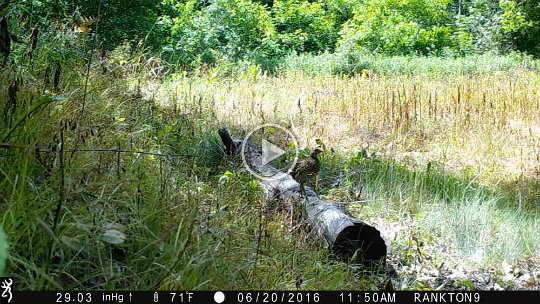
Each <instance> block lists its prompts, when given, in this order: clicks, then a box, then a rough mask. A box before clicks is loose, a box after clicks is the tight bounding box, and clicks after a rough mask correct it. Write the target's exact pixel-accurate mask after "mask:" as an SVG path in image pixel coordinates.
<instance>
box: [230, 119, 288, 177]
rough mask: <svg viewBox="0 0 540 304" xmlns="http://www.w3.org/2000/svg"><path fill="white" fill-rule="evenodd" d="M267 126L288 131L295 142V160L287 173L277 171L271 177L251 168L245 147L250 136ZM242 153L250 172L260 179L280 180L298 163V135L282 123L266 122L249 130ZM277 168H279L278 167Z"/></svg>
mask: <svg viewBox="0 0 540 304" xmlns="http://www.w3.org/2000/svg"><path fill="white" fill-rule="evenodd" d="M266 127H274V128H278V129H281V130H283V131H285V133H287V135H289V137H290V138H292V141H293V143H294V161H293V163H292V166H291V167H290V168H289V169H288V170H287V172H286V173H283V172H281V171H280V172H279V173H276V174H274V175H272V176H270V177H267V176H262V175H259V174H258V173H256V172H255V171H253V170H251V168H250V166H249V165H248V163H247V161H246V156H245V147H246V143H247V140H248V139H249V137H250V136H251V135H252V134H253V133H254V132H255V131H257V130H259V129H262V128H266ZM240 154H242V162H243V163H244V167H246V169H247V170H248V171H249V173H251V175H253V176H255V177H257V178H259V179H262V180H279V179H282V178H283V177H285V176H287V175H288V174H289V173H290V172H291V170H292V169H293V168H294V166H295V165H296V163H297V162H298V154H299V152H298V142H297V141H296V137H295V136H294V134H293V133H292V132H291V131H289V130H287V129H286V128H285V127H283V126H281V125H278V124H273V123H266V124H262V125H259V126H257V127H256V128H255V129H253V130H251V132H249V133H248V134H247V136H246V137H244V140H242V150H241V151H240ZM276 170H277V168H276Z"/></svg>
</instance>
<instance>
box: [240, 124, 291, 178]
mask: <svg viewBox="0 0 540 304" xmlns="http://www.w3.org/2000/svg"><path fill="white" fill-rule="evenodd" d="M248 142H250V143H252V144H256V150H257V151H258V152H253V151H250V149H251V148H249V147H250V146H249V145H246V143H248ZM297 147H298V144H297V141H296V138H295V136H294V135H293V134H292V132H291V131H289V130H288V129H286V128H284V127H282V126H280V125H277V124H264V125H260V126H258V127H256V128H255V129H253V130H252V131H251V132H249V133H248V134H247V136H246V137H245V138H244V141H243V143H242V151H241V154H242V160H243V162H244V166H245V167H246V169H247V170H248V171H249V172H250V173H251V174H252V175H254V176H255V177H258V178H260V179H281V178H282V177H284V176H285V175H286V174H288V173H290V170H292V168H293V167H294V165H295V164H296V161H297V160H298V149H297ZM248 159H249V161H247V160H248Z"/></svg>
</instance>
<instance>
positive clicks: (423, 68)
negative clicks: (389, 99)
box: [280, 52, 539, 77]
mask: <svg viewBox="0 0 540 304" xmlns="http://www.w3.org/2000/svg"><path fill="white" fill-rule="evenodd" d="M538 67H539V64H538V60H535V59H533V58H532V57H528V56H525V55H521V54H518V53H511V54H508V55H495V54H490V53H486V54H480V55H468V56H465V57H425V56H381V55H377V54H368V53H361V52H349V53H347V52H337V53H326V54H321V55H311V54H301V55H290V56H288V57H286V58H285V59H284V61H283V63H282V65H281V67H280V69H282V70H284V71H294V72H300V73H304V74H307V75H312V76H316V75H354V74H358V75H362V74H363V75H365V76H368V75H396V74H403V75H429V76H431V77H443V76H458V75H468V74H479V73H493V72H508V71H514V70H520V69H525V70H538Z"/></svg>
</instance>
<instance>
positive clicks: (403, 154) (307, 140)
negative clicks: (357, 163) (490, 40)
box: [146, 71, 540, 195]
mask: <svg viewBox="0 0 540 304" xmlns="http://www.w3.org/2000/svg"><path fill="white" fill-rule="evenodd" d="M146 90H147V93H148V94H151V95H153V96H155V97H156V98H157V99H158V100H161V101H162V102H165V103H166V104H168V105H175V106H176V107H180V108H181V107H190V108H193V109H196V110H197V111H200V110H203V111H211V112H212V113H213V115H215V116H216V117H217V119H218V120H219V121H220V122H222V123H225V124H229V125H232V126H237V127H239V128H241V129H244V130H246V131H249V128H251V127H252V126H255V125H258V124H261V123H265V122H274V123H281V124H284V125H287V126H290V127H291V128H292V129H293V130H294V131H295V132H296V134H297V135H298V137H299V139H300V142H301V144H302V145H313V144H314V140H315V138H320V139H322V140H323V141H324V142H325V143H326V144H327V145H328V146H331V147H334V148H335V149H336V150H341V151H345V152H346V151H355V150H358V149H360V148H362V147H366V148H368V150H370V151H377V152H378V153H380V154H384V155H387V156H390V157H395V158H396V159H398V160H399V161H400V162H404V163H406V164H408V165H411V166H413V167H420V168H422V167H425V165H426V164H427V163H428V162H432V163H436V164H437V165H439V166H440V167H442V168H444V169H445V171H446V172H452V173H460V174H461V173H465V175H466V176H468V177H470V178H471V179H474V181H475V182H480V183H481V184H485V185H498V184H499V183H514V182H516V181H520V180H523V179H527V180H530V179H532V180H537V178H538V177H539V176H540V76H539V75H538V73H536V72H531V71H517V72H512V73H508V72H504V73H502V72H501V73H493V74H479V75H469V76H460V77H452V78H445V79H431V78H430V77H429V76H392V77H372V78H366V77H365V76H364V77H362V76H358V77H345V78H344V77H308V76H303V75H298V74H285V75H280V77H268V76H265V75H260V74H257V73H255V72H247V73H245V74H244V75H241V76H240V77H234V78H222V77H216V76H212V74H211V73H210V74H209V75H208V74H207V75H204V76H200V77H186V76H180V77H176V78H174V79H173V80H171V81H170V82H167V83H166V84H162V85H156V84H154V85H150V86H148V87H147V88H146ZM532 195H537V194H535V193H533V194H532Z"/></svg>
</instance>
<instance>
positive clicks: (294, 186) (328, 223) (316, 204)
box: [219, 128, 386, 266]
mask: <svg viewBox="0 0 540 304" xmlns="http://www.w3.org/2000/svg"><path fill="white" fill-rule="evenodd" d="M219 135H220V137H221V140H222V142H223V143H224V145H225V151H226V152H227V154H228V155H229V156H232V155H233V154H235V153H236V151H241V149H240V148H241V145H242V141H240V140H233V139H232V138H231V136H230V134H229V132H227V130H226V129H223V128H222V129H220V130H219ZM244 158H245V161H246V163H247V164H249V165H250V167H251V168H252V169H254V171H257V173H260V174H261V175H263V176H271V175H272V173H280V171H278V170H277V169H276V168H274V167H272V166H270V165H268V164H267V165H261V164H262V151H261V149H260V148H259V147H258V146H257V145H255V144H254V143H252V142H246V143H245V149H244ZM280 174H282V173H280ZM260 183H261V185H262V187H263V189H264V192H265V194H266V195H267V196H270V197H274V198H277V199H279V200H280V201H282V202H286V203H290V204H292V205H293V206H297V208H298V207H301V208H302V209H303V210H305V212H304V215H305V220H306V221H307V223H309V224H310V226H311V227H312V228H313V230H314V231H315V232H316V233H315V235H316V236H317V237H318V238H320V239H322V240H324V241H325V242H326V244H327V245H328V248H329V249H330V250H331V251H332V252H333V253H334V254H335V255H336V256H337V257H338V258H340V259H343V260H348V261H351V262H353V263H361V264H363V265H365V266H372V265H376V264H379V265H384V264H385V262H386V244H385V243H384V240H383V239H382V238H381V234H380V232H379V231H378V230H377V229H376V228H374V227H372V226H370V225H368V224H366V223H364V222H363V221H361V220H358V219H356V218H353V217H351V216H350V215H348V214H346V213H344V212H343V211H342V210H341V209H340V208H339V207H338V206H337V205H336V204H332V203H330V202H327V201H324V200H322V199H320V198H319V197H318V196H317V193H315V191H313V190H312V189H311V188H309V187H305V191H306V199H304V198H303V197H302V194H301V191H300V185H299V184H298V183H297V182H296V181H295V180H294V179H293V178H292V177H291V176H290V175H288V174H282V177H281V178H279V179H273V180H261V181H260Z"/></svg>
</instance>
